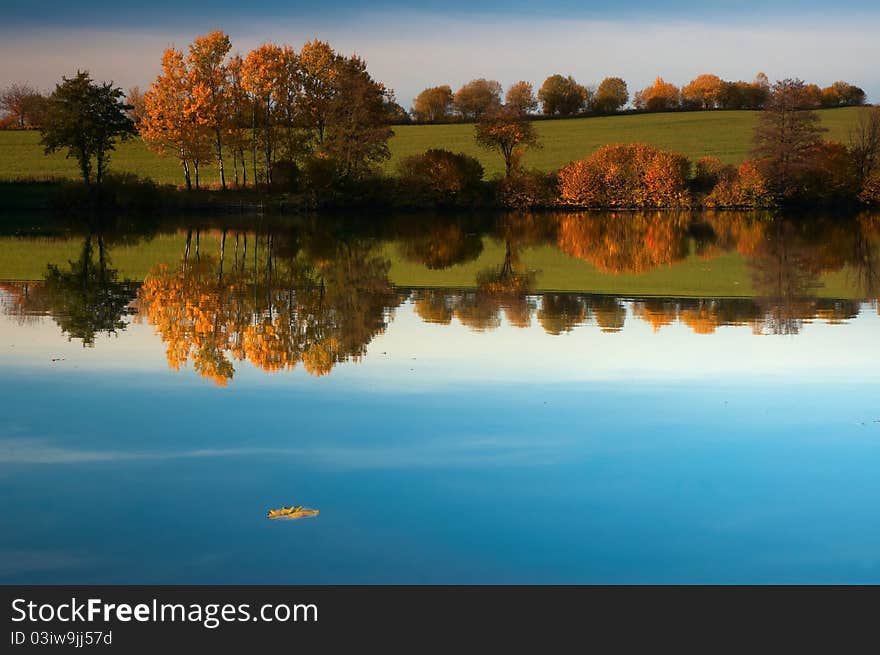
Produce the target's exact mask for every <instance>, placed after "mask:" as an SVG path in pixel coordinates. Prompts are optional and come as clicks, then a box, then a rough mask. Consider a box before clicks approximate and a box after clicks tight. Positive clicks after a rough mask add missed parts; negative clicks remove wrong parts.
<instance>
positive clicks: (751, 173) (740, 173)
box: [703, 160, 776, 208]
mask: <svg viewBox="0 0 880 655" xmlns="http://www.w3.org/2000/svg"><path fill="white" fill-rule="evenodd" d="M703 204H705V205H706V206H707V207H728V208H760V207H772V206H773V205H775V204H776V203H775V200H774V198H773V194H772V193H771V192H770V187H769V186H768V184H767V180H766V179H765V178H764V176H763V175H762V174H761V171H759V170H758V167H757V165H756V164H755V162H754V161H751V160H749V161H744V162H743V163H742V164H740V165H739V167H738V168H737V169H736V172H735V173H734V172H731V171H728V172H726V173H724V174H722V175H721V177H720V178H719V180H718V183H717V184H716V185H715V188H714V189H712V192H711V193H710V194H709V195H708V196H706V199H705V200H704V201H703Z"/></svg>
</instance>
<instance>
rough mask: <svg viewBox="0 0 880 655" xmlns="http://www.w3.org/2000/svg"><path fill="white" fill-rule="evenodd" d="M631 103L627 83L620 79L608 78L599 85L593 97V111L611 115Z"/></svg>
mask: <svg viewBox="0 0 880 655" xmlns="http://www.w3.org/2000/svg"><path fill="white" fill-rule="evenodd" d="M628 101H629V91H628V90H627V88H626V82H624V81H623V79H622V78H620V77H606V78H605V79H604V80H602V83H601V84H599V88H598V89H597V90H596V95H595V96H594V97H593V109H595V110H596V111H598V112H600V113H603V114H610V113H612V112H615V111H617V110H618V109H620V108H621V107H623V106H624V105H625V104H626V103H627V102H628Z"/></svg>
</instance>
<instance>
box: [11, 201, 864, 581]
mask: <svg viewBox="0 0 880 655" xmlns="http://www.w3.org/2000/svg"><path fill="white" fill-rule="evenodd" d="M0 280H2V282H0V397H2V399H3V401H2V402H3V412H2V415H0V582H2V583H22V584H54V583H57V584H63V583H72V584H79V583H118V584H122V583H125V584H136V583H141V584H149V583H172V584H234V583H238V584H257V583H260V584H263V583H264V584H312V583H315V584H325V583H332V584H338V583H352V584H359V583H367V584H371V583H402V584H408V583H441V584H445V583H502V584H508V583H562V584H566V583H878V582H880V519H878V514H877V506H878V504H880V476H878V475H877V471H878V470H880V403H878V394H877V391H878V383H880V369H878V337H880V315H878V297H880V216H878V215H871V214H864V215H860V216H857V217H853V218H850V219H846V220H843V219H834V218H831V217H812V218H804V217H801V218H779V217H777V218H771V217H768V216H762V215H751V214H736V213H716V214H680V215H679V214H659V213H658V214H618V215H612V214H608V215H586V214H559V215H556V214H509V215H498V216H476V217H475V216H467V217H450V216H445V217H444V216H436V217H427V216H393V217H387V218H385V217H336V218H326V217H324V218H311V219H301V220H285V221H272V220H269V219H268V218H264V217H252V216H241V217H239V216H225V217H224V216H219V217H216V218H214V219H210V220H209V219H201V220H200V221H197V222H192V221H190V222H187V221H170V220H167V221H166V220H163V221H155V222H149V221H140V222H136V223H134V222H130V221H125V220H122V219H117V220H113V221H110V220H107V219H102V220H100V221H97V220H96V221H93V222H92V224H90V225H85V224H84V225H79V224H74V223H67V224H63V225H62V224H55V223H52V222H51V221H46V224H45V225H43V226H41V228H40V229H27V230H24V229H22V230H15V229H12V228H9V229H7V231H6V233H5V235H2V236H0ZM299 506H303V507H304V508H306V509H316V510H318V511H319V513H317V514H316V515H310V514H309V513H308V512H307V511H305V510H302V511H301V508H300V507H299ZM281 508H287V509H286V510H284V511H281ZM273 510H277V511H278V513H279V514H285V513H287V514H290V513H293V514H294V517H295V516H300V515H303V518H302V519H301V520H283V519H290V518H292V517H291V516H281V517H280V518H281V519H282V520H270V519H269V518H268V514H269V512H270V511H273Z"/></svg>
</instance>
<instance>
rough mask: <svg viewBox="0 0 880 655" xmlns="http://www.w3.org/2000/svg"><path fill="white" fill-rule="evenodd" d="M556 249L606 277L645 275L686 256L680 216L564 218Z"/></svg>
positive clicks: (686, 220)
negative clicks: (590, 265) (616, 274)
mask: <svg viewBox="0 0 880 655" xmlns="http://www.w3.org/2000/svg"><path fill="white" fill-rule="evenodd" d="M558 221H559V227H558V233H557V245H558V246H559V248H560V250H562V251H563V252H565V253H566V254H568V255H570V256H572V257H576V258H578V259H583V260H585V261H587V262H589V263H591V264H592V265H593V266H595V267H596V268H597V269H598V270H600V271H603V272H605V273H631V274H634V273H644V272H646V271H650V270H653V269H655V268H657V267H658V266H667V265H669V264H673V263H675V262H678V261H681V260H683V259H684V258H685V257H687V255H688V251H689V239H688V224H689V218H688V216H687V214H683V213H668V212H667V213H660V212H658V213H652V214H647V213H627V214H600V215H596V214H583V213H578V214H563V215H562V216H560V217H559V219H558Z"/></svg>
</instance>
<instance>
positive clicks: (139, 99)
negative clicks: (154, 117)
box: [125, 86, 147, 131]
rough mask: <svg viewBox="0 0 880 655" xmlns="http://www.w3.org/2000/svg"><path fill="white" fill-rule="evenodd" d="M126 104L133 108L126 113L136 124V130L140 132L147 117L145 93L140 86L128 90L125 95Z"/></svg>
mask: <svg viewBox="0 0 880 655" xmlns="http://www.w3.org/2000/svg"><path fill="white" fill-rule="evenodd" d="M125 104H127V105H128V106H130V107H131V109H129V110H128V111H127V112H126V113H127V115H128V117H129V118H130V119H131V122H132V123H134V127H135V129H136V130H138V131H140V128H141V124H142V123H143V122H144V118H145V117H146V115H147V108H146V103H145V102H144V92H143V91H141V88H140V87H139V86H133V87H130V88H129V89H128V93H126V94H125Z"/></svg>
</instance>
